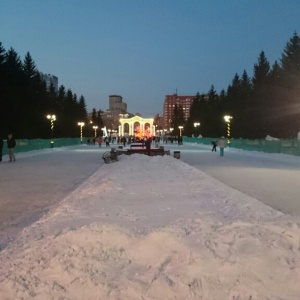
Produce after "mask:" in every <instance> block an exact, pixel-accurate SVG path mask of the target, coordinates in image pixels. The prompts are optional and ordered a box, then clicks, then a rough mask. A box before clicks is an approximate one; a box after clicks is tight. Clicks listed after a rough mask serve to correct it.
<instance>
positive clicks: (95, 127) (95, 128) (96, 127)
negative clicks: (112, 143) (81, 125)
mask: <svg viewBox="0 0 300 300" xmlns="http://www.w3.org/2000/svg"><path fill="white" fill-rule="evenodd" d="M93 128H94V130H95V137H97V129H98V126H93Z"/></svg>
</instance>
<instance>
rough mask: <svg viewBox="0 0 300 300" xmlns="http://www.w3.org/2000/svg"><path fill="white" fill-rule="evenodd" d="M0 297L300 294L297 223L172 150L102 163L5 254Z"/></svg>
mask: <svg viewBox="0 0 300 300" xmlns="http://www.w3.org/2000/svg"><path fill="white" fill-rule="evenodd" d="M0 261H1V272H0V294H1V299H23V298H24V299H30V298H34V299H60V298H61V299H122V300H126V299H128V300H129V299H149V300H150V299H164V300H165V299H205V300H209V299H217V300H218V299H220V300H221V299H247V300H249V299H251V300H255V299H275V300H276V299H278V300H279V299H293V300H296V299H299V296H300V285H299V282H300V221H299V219H297V218H292V217H288V216H285V215H283V214H281V213H279V212H277V211H275V210H273V209H271V208H269V207H267V206H265V205H263V204H262V203H260V202H258V201H257V200H256V199H253V198H250V197H248V196H246V195H244V194H242V193H240V192H238V191H236V190H233V189H231V188H229V187H227V186H226V185H223V184H221V183H220V182H218V181H217V180H215V179H213V178H211V177H209V176H207V175H206V174H204V173H202V172H201V171H199V170H196V169H194V168H193V167H191V166H189V165H187V164H185V163H183V162H182V161H180V160H177V159H174V158H173V157H168V156H164V157H147V156H144V155H132V156H121V157H120V160H119V161H118V162H116V163H113V164H109V165H104V166H102V167H101V168H99V170H98V171H97V172H96V173H95V174H94V175H93V176H91V177H90V178H89V180H88V181H86V182H85V183H84V184H83V185H81V186H80V187H79V188H77V189H76V190H75V191H74V192H73V193H71V194H70V195H69V196H68V197H67V198H65V199H64V200H63V201H62V202H61V204H60V205H59V206H58V207H57V208H56V209H54V210H53V211H51V212H50V213H49V214H48V215H47V216H45V217H44V218H43V219H41V220H40V221H38V222H36V223H35V224H33V225H32V226H30V227H28V228H26V229H24V230H23V233H22V236H21V237H20V238H19V239H18V240H17V241H16V242H15V243H13V244H11V245H9V246H8V247H7V248H6V249H4V250H3V251H2V252H1V253H0Z"/></svg>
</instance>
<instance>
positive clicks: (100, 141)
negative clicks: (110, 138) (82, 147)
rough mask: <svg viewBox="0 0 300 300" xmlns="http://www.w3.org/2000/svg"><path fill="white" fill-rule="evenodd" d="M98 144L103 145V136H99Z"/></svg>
mask: <svg viewBox="0 0 300 300" xmlns="http://www.w3.org/2000/svg"><path fill="white" fill-rule="evenodd" d="M98 145H99V147H101V145H102V138H101V136H99V138H98Z"/></svg>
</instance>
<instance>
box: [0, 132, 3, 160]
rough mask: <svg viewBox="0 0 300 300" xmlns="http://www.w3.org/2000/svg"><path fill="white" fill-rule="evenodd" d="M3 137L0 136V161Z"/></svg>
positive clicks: (0, 158)
mask: <svg viewBox="0 0 300 300" xmlns="http://www.w3.org/2000/svg"><path fill="white" fill-rule="evenodd" d="M2 149H3V139H2V138H1V137H0V162H1V161H2Z"/></svg>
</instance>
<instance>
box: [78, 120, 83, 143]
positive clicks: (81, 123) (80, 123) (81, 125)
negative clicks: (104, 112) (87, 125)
mask: <svg viewBox="0 0 300 300" xmlns="http://www.w3.org/2000/svg"><path fill="white" fill-rule="evenodd" d="M78 125H79V126H80V143H81V144H82V127H83V126H84V122H78Z"/></svg>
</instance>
